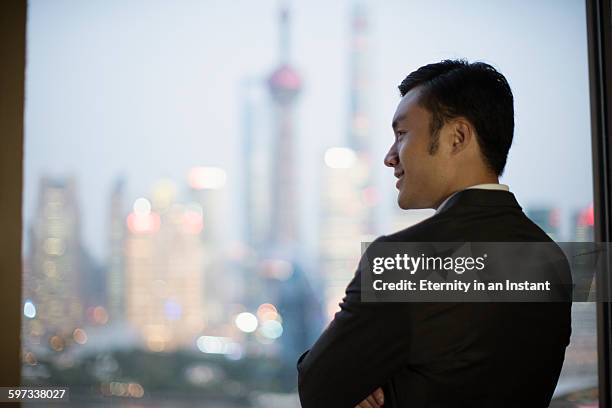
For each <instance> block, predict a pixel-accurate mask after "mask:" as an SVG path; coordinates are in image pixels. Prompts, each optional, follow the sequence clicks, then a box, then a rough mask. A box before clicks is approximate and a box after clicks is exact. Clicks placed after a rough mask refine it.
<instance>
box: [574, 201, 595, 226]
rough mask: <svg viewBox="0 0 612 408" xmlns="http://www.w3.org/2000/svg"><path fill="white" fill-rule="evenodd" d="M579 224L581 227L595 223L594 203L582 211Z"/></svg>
mask: <svg viewBox="0 0 612 408" xmlns="http://www.w3.org/2000/svg"><path fill="white" fill-rule="evenodd" d="M578 225H580V226H581V227H586V226H593V225H595V211H594V210H593V206H592V205H591V206H589V207H588V208H585V209H584V210H582V211H581V212H580V216H579V217H578Z"/></svg>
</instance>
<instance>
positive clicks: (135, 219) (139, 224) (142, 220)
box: [127, 212, 161, 234]
mask: <svg viewBox="0 0 612 408" xmlns="http://www.w3.org/2000/svg"><path fill="white" fill-rule="evenodd" d="M160 224H161V220H160V218H159V214H157V213H154V212H151V213H149V214H137V213H130V215H128V217H127V226H128V228H129V230H130V232H132V233H134V234H148V233H153V232H157V231H158V230H159V226H160Z"/></svg>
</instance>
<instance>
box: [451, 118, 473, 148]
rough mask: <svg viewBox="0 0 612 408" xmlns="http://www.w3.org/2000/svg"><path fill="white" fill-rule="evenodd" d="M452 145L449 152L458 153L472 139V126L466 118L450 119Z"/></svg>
mask: <svg viewBox="0 0 612 408" xmlns="http://www.w3.org/2000/svg"><path fill="white" fill-rule="evenodd" d="M451 129H452V132H451V134H452V146H451V153H453V154H455V153H459V152H460V151H462V150H464V149H466V148H467V147H468V146H469V145H470V143H472V142H473V139H474V127H473V126H472V124H471V123H470V122H469V121H467V119H465V118H462V117H459V118H454V119H452V122H451Z"/></svg>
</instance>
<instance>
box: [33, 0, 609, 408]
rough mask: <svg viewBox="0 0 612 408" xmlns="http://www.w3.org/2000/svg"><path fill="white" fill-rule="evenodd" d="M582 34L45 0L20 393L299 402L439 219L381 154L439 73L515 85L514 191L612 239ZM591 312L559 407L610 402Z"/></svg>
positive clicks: (584, 317) (556, 25)
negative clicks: (491, 77) (387, 253)
mask: <svg viewBox="0 0 612 408" xmlns="http://www.w3.org/2000/svg"><path fill="white" fill-rule="evenodd" d="M585 21H586V18H585V10H584V4H583V2H582V1H577V0H571V1H565V2H558V1H553V0H546V1H540V2H529V1H513V2H494V3H492V2H488V1H484V0H474V1H470V2H467V3H466V2H456V1H450V0H447V1H438V2H435V4H434V2H404V1H392V2H384V4H383V3H382V2H373V1H370V2H367V1H364V2H358V1H349V0H344V1H340V2H331V3H330V2H325V1H322V0H316V1H309V2H293V3H290V4H285V3H277V2H270V1H267V2H247V1H242V2H239V3H235V2H217V3H215V4H214V5H213V4H212V3H210V2H187V1H172V2H170V1H168V2H159V1H153V2H152V1H144V0H142V1H140V0H139V1H131V2H120V1H87V2H66V1H64V2H48V1H42V0H32V1H30V2H29V10H28V27H27V30H28V32H27V40H28V43H27V61H28V64H27V72H26V113H25V128H26V134H25V191H24V243H23V246H24V288H23V315H24V317H23V327H22V330H23V336H22V346H23V354H22V357H23V382H24V384H52V385H53V384H66V385H68V386H70V388H71V399H72V400H73V402H78V403H79V404H80V406H97V405H99V404H101V403H107V402H108V401H109V399H112V401H113V404H117V405H118V406H131V404H135V403H139V402H146V403H147V404H149V405H150V406H159V407H163V406H173V407H178V406H192V405H193V404H194V403H195V401H197V403H198V404H202V403H206V404H211V405H214V406H219V407H264V406H277V407H281V408H282V407H297V406H299V403H298V400H297V395H296V370H295V362H296V360H297V357H298V356H299V355H300V354H301V353H302V352H303V351H304V350H306V349H307V348H308V347H309V346H310V345H311V344H312V342H313V341H314V340H315V339H316V338H317V337H318V335H319V334H320V332H321V330H322V329H323V328H324V326H325V325H326V324H327V322H328V321H329V319H330V318H331V317H332V316H333V314H334V313H335V312H336V311H337V309H338V302H339V300H340V298H341V297H342V295H343V292H344V289H345V287H346V285H347V284H348V282H349V281H350V279H351V278H352V276H353V274H354V271H355V267H356V265H357V260H358V259H359V255H360V243H361V242H362V241H367V240H368V239H370V238H372V237H375V236H378V235H381V234H385V233H390V232H392V231H396V230H398V229H400V228H405V227H407V226H409V225H411V224H413V223H415V222H417V221H418V220H420V219H423V218H424V217H427V216H430V215H431V214H432V211H429V210H424V211H400V210H399V209H398V208H397V205H396V193H395V190H394V184H395V183H394V178H393V174H392V171H391V170H390V169H388V168H385V167H384V165H383V156H384V154H385V153H386V151H387V149H388V146H389V144H390V142H391V140H392V137H393V135H392V132H391V127H390V121H391V118H392V115H393V112H394V110H395V107H396V105H397V103H398V101H399V92H398V90H397V85H398V84H399V83H400V82H401V81H402V80H403V78H404V77H405V76H406V75H407V74H408V73H409V72H410V71H412V70H414V69H416V68H418V67H419V66H421V65H424V64H427V63H430V62H434V61H439V60H441V59H445V58H458V57H464V58H467V59H468V60H470V61H473V60H482V61H485V62H488V63H490V64H492V65H494V66H495V67H496V68H498V69H499V70H500V71H501V72H502V73H503V74H504V75H505V76H506V77H507V78H508V80H509V83H510V85H511V87H512V90H513V92H514V97H515V112H516V116H515V121H516V129H515V139H514V144H513V147H512V149H511V152H510V157H509V160H508V165H507V168H506V171H505V174H504V176H503V177H502V179H501V180H500V181H501V182H502V183H505V184H508V185H509V187H510V189H511V191H513V192H514V193H515V194H516V197H517V199H518V200H519V202H520V203H521V205H522V206H523V208H524V210H525V211H526V213H527V214H528V215H529V216H530V217H531V218H532V219H533V220H534V221H536V222H537V223H538V225H540V226H541V227H542V228H543V229H544V230H545V231H546V232H547V233H549V234H550V235H551V236H552V237H553V238H554V239H555V240H557V241H580V240H584V241H589V240H593V233H592V229H593V228H592V227H593V207H592V197H593V193H592V176H591V153H590V152H591V146H590V117H589V95H588V67H587V43H586V23H585ZM594 306H595V304H594V303H582V304H575V305H574V308H573V333H572V342H571V345H570V347H569V348H568V349H567V353H566V362H565V366H564V368H563V372H562V376H561V379H560V380H559V384H558V387H557V391H556V393H555V398H556V399H557V402H555V403H559V404H561V403H566V402H567V401H569V400H572V401H581V403H584V404H589V403H590V404H596V400H597V395H596V385H597V364H596V361H597V353H596V328H595V308H594ZM564 406H565V405H564ZM576 406H578V405H576Z"/></svg>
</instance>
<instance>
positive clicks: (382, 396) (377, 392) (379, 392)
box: [372, 387, 385, 405]
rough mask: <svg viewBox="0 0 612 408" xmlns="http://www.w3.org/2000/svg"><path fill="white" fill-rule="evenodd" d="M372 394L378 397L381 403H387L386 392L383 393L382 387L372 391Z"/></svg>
mask: <svg viewBox="0 0 612 408" xmlns="http://www.w3.org/2000/svg"><path fill="white" fill-rule="evenodd" d="M372 395H373V396H374V398H375V399H376V402H378V404H379V405H383V404H384V403H385V394H384V393H383V390H382V388H380V387H378V388H377V389H376V390H375V391H374V392H373V393H372Z"/></svg>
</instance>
